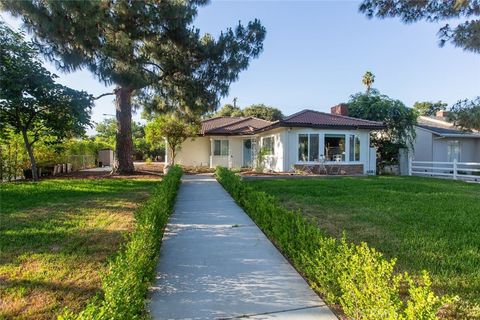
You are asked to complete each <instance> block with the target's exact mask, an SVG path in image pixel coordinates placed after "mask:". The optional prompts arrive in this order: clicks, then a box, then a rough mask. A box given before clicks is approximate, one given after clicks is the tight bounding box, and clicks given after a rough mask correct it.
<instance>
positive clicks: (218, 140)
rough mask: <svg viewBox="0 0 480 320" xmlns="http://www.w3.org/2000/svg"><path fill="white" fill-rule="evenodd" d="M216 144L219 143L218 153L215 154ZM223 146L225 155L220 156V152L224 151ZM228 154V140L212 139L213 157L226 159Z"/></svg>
mask: <svg viewBox="0 0 480 320" xmlns="http://www.w3.org/2000/svg"><path fill="white" fill-rule="evenodd" d="M217 142H219V150H218V151H219V153H218V154H216V152H215V151H216V147H217ZM225 144H226V147H227V149H226V150H227V154H222V151H223V150H225V149H224V148H225ZM229 154H230V140H228V139H214V140H213V156H214V157H228V155H229Z"/></svg>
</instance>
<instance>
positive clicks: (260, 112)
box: [243, 103, 283, 121]
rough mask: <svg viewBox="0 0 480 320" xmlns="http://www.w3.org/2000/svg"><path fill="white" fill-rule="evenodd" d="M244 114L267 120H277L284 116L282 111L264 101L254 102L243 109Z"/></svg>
mask: <svg viewBox="0 0 480 320" xmlns="http://www.w3.org/2000/svg"><path fill="white" fill-rule="evenodd" d="M243 115H244V116H246V117H256V118H260V119H263V120H267V121H277V120H281V119H282V118H283V114H282V111H280V110H278V109H277V108H274V107H268V106H266V105H264V104H263V103H260V104H252V105H251V106H249V107H246V108H245V109H243Z"/></svg>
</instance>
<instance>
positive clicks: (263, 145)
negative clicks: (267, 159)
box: [262, 135, 275, 156]
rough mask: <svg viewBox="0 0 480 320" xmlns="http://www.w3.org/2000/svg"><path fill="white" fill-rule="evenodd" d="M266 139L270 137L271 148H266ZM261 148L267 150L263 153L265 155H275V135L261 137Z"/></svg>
mask: <svg viewBox="0 0 480 320" xmlns="http://www.w3.org/2000/svg"><path fill="white" fill-rule="evenodd" d="M266 139H271V148H268V149H267V148H266V146H265V140H266ZM262 149H265V150H267V152H266V153H265V155H266V156H273V155H275V135H271V136H265V137H262Z"/></svg>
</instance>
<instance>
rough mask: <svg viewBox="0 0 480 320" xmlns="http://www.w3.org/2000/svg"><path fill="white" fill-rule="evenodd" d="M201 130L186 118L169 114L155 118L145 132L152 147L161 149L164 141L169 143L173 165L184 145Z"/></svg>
mask: <svg viewBox="0 0 480 320" xmlns="http://www.w3.org/2000/svg"><path fill="white" fill-rule="evenodd" d="M199 129H200V128H199V125H198V123H196V122H188V121H187V120H185V118H179V117H177V116H175V115H170V114H167V115H161V116H159V117H156V118H154V120H153V121H151V122H149V123H148V124H147V126H146V129H145V131H146V138H147V141H149V142H150V143H151V144H152V146H156V147H160V146H161V141H162V140H164V139H165V140H166V141H167V145H168V148H169V149H170V155H171V164H172V165H173V164H175V157H176V156H177V153H178V151H179V150H180V148H181V145H182V143H183V142H184V141H185V140H187V139H188V138H190V137H195V136H196V135H197V133H198V132H199Z"/></svg>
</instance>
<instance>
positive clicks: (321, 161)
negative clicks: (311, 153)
mask: <svg viewBox="0 0 480 320" xmlns="http://www.w3.org/2000/svg"><path fill="white" fill-rule="evenodd" d="M316 162H318V174H322V172H324V173H325V175H328V170H327V167H326V166H325V156H324V155H323V154H322V155H320V158H318V159H317V161H316Z"/></svg>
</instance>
